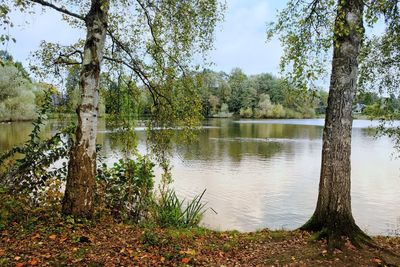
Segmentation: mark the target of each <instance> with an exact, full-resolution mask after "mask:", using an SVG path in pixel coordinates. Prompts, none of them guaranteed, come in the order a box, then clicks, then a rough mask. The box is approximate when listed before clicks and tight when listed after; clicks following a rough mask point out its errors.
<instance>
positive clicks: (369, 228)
mask: <svg viewBox="0 0 400 267" xmlns="http://www.w3.org/2000/svg"><path fill="white" fill-rule="evenodd" d="M63 124H64V123H62V122H58V121H50V122H49V123H48V125H46V127H45V133H46V134H47V135H49V134H51V133H54V132H55V131H56V129H57V128H59V127H60V125H63ZM377 124H378V123H377V122H371V121H363V120H356V121H354V124H353V125H354V129H353V143H352V208H353V214H354V217H355V219H356V222H357V223H358V224H359V226H360V227H361V228H362V229H363V230H365V231H366V232H367V233H369V234H383V235H387V234H389V235H395V234H399V233H400V232H399V231H400V164H399V163H400V160H398V159H395V157H394V156H393V155H392V153H393V152H395V151H394V150H393V147H392V143H391V140H390V139H388V138H385V137H384V138H379V139H376V138H374V135H373V131H372V130H371V129H369V126H374V125H375V126H376V125H377ZM30 130H31V126H30V124H29V123H11V124H0V152H3V151H5V150H7V149H9V148H11V147H12V146H13V145H15V144H17V143H21V142H23V141H24V140H26V139H27V136H28V134H29V133H30ZM322 130H323V120H322V119H312V120H230V119H211V120H207V121H205V122H204V127H203V129H202V131H201V132H200V133H199V135H198V138H197V139H198V140H197V141H196V142H193V143H192V144H189V145H182V144H177V145H175V146H174V151H173V157H172V159H171V162H172V165H173V169H172V174H173V178H174V183H173V186H174V188H175V189H176V191H177V193H178V195H179V196H180V197H185V198H192V197H193V196H195V195H196V194H199V193H201V192H202V191H203V190H204V189H207V191H206V194H205V196H204V200H205V201H206V202H207V203H208V207H211V208H213V210H215V211H216V212H217V213H214V212H213V211H211V210H209V211H207V212H206V214H205V216H204V219H203V224H204V225H205V226H207V227H209V228H212V229H217V230H232V229H237V230H240V231H254V230H257V229H262V228H266V227H267V228H271V229H282V228H283V229H295V228H297V227H299V226H301V225H302V224H303V223H304V222H306V221H307V219H308V218H309V217H310V216H311V214H312V213H313V211H314V208H315V205H316V201H317V194H318V183H319V172H320V161H321V148H322V140H321V139H322ZM137 136H138V139H139V150H140V151H145V150H146V149H145V132H144V131H143V129H142V128H138V132H137ZM98 142H99V143H101V144H102V145H103V152H102V153H104V154H105V155H106V156H107V157H108V158H109V159H108V161H109V162H112V161H115V160H116V159H117V158H118V157H119V156H120V154H121V148H122V144H123V142H122V140H118V138H116V133H115V132H113V131H112V130H111V129H109V127H107V123H106V122H105V121H104V120H101V121H100V123H99V133H98ZM156 173H157V176H159V175H160V171H159V170H157V172H156Z"/></svg>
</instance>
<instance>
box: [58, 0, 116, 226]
mask: <svg viewBox="0 0 400 267" xmlns="http://www.w3.org/2000/svg"><path fill="white" fill-rule="evenodd" d="M102 3H103V4H102ZM104 3H106V1H101V0H92V3H91V8H90V11H89V13H88V14H87V15H86V18H85V20H86V28H87V36H86V42H85V47H84V54H83V63H82V70H81V74H80V89H81V102H80V104H79V106H78V109H77V114H78V125H77V129H76V140H75V143H74V146H73V148H72V150H71V153H70V161H69V165H68V176H67V184H66V188H65V196H64V199H63V207H62V211H63V213H64V214H66V215H73V216H79V217H86V218H90V217H91V216H92V215H93V209H94V203H93V199H94V193H95V187H96V132H97V117H98V103H99V77H100V63H101V61H102V58H103V48H104V43H105V38H106V24H107V11H108V10H107V9H108V6H107V5H105V4H104Z"/></svg>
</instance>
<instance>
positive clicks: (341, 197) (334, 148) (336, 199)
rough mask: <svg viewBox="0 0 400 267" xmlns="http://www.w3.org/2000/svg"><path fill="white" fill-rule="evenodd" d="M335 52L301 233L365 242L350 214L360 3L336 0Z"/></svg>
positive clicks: (361, 32)
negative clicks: (313, 199) (312, 205)
mask: <svg viewBox="0 0 400 267" xmlns="http://www.w3.org/2000/svg"><path fill="white" fill-rule="evenodd" d="M338 2H339V3H338V12H337V16H336V21H335V33H334V51H333V61H332V73H331V81H330V89H329V98H328V108H327V111H326V118H325V127H324V133H323V148H322V164H321V176H320V184H319V194H318V202H317V207H316V209H315V212H314V215H313V216H312V217H311V219H310V220H309V221H308V222H307V223H306V224H305V225H304V226H302V228H301V229H303V230H310V231H320V232H321V234H323V235H324V236H326V237H328V240H329V239H331V240H332V241H333V240H335V241H338V240H339V239H340V237H342V236H346V237H349V238H350V239H351V240H352V241H353V242H355V243H358V242H357V239H359V238H360V237H362V238H365V237H366V235H365V234H364V233H362V231H361V230H360V229H359V227H358V226H357V225H356V223H355V221H354V218H353V215H352V212H351V197H350V175H351V162H350V155H351V131H352V123H353V118H352V105H353V99H354V97H355V94H356V91H357V78H358V55H359V51H360V46H361V42H362V39H363V36H364V27H363V1H362V0H345V1H343V0H339V1H338Z"/></svg>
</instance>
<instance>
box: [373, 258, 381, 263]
mask: <svg viewBox="0 0 400 267" xmlns="http://www.w3.org/2000/svg"><path fill="white" fill-rule="evenodd" d="M371 261H372V262H374V263H377V264H381V263H382V260H381V259H378V258H373V259H371Z"/></svg>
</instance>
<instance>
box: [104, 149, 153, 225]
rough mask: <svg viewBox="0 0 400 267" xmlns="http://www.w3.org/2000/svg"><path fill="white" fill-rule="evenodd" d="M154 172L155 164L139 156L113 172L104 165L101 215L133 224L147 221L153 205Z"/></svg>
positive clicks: (120, 164)
mask: <svg viewBox="0 0 400 267" xmlns="http://www.w3.org/2000/svg"><path fill="white" fill-rule="evenodd" d="M153 168H154V163H152V162H151V161H149V160H148V159H147V158H146V157H140V156H138V157H137V159H136V160H134V159H120V160H119V161H118V162H117V163H115V164H114V165H113V166H112V167H111V168H108V167H107V166H106V165H105V164H103V165H102V166H101V168H99V169H98V172H97V180H98V190H97V201H98V202H99V203H98V206H99V207H100V211H101V212H102V211H104V210H105V211H109V212H111V214H112V215H113V216H114V217H115V218H116V219H121V220H127V221H133V222H139V221H140V220H141V219H143V218H146V217H147V215H148V212H149V210H150V206H151V205H152V201H153V187H154V174H153V172H154V171H153Z"/></svg>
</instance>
